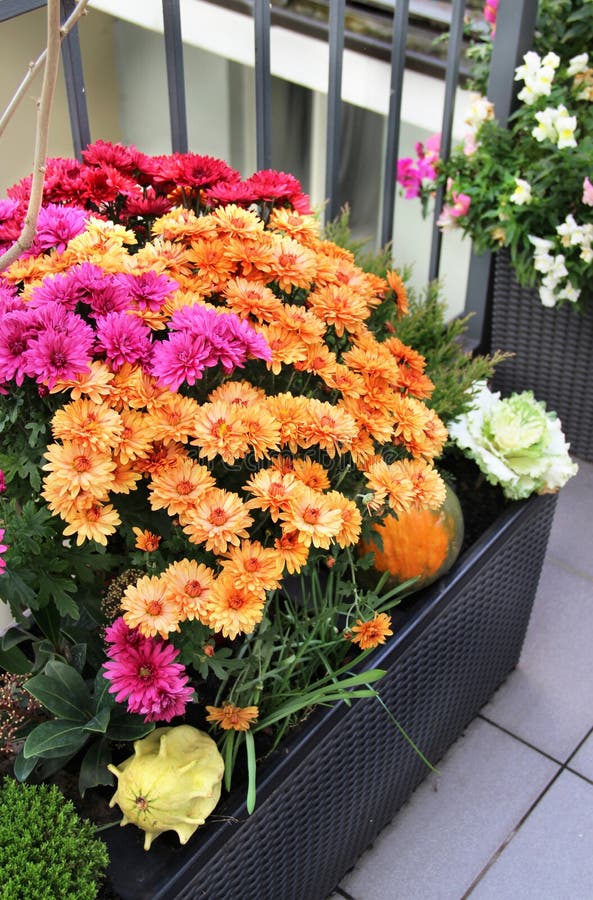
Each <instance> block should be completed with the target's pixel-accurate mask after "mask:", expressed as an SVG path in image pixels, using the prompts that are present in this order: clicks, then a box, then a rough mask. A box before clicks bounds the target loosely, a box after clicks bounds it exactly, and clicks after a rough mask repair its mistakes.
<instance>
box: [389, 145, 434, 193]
mask: <svg viewBox="0 0 593 900" xmlns="http://www.w3.org/2000/svg"><path fill="white" fill-rule="evenodd" d="M440 146H441V136H440V134H433V135H431V137H429V138H428V139H427V140H426V141H425V142H424V143H422V142H421V141H418V143H417V144H416V145H415V147H414V149H415V151H416V159H411V158H410V157H404V158H402V159H399V160H398V162H397V181H398V184H401V186H402V187H403V188H404V197H405V198H406V200H410V199H413V198H415V197H419V196H420V191H421V189H422V187H423V186H424V183H425V182H433V181H434V180H435V178H436V169H435V166H436V164H437V162H438V160H439V153H440Z"/></svg>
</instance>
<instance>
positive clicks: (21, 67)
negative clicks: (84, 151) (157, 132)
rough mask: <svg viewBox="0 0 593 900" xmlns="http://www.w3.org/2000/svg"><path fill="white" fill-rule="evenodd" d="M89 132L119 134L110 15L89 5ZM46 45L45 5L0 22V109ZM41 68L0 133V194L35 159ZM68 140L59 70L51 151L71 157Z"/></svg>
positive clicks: (106, 136) (84, 40)
mask: <svg viewBox="0 0 593 900" xmlns="http://www.w3.org/2000/svg"><path fill="white" fill-rule="evenodd" d="M79 34H80V42H81V46H82V57H83V61H84V76H85V86H86V92H87V102H88V105H89V119H90V125H91V137H92V138H101V139H102V140H112V141H117V140H120V139H121V130H120V124H119V105H118V94H117V89H116V80H117V72H116V67H115V55H114V43H113V19H112V18H111V16H108V15H105V13H100V12H97V11H96V10H90V11H89V12H88V14H87V15H86V16H84V17H83V19H82V21H81V22H80V25H79ZM44 46H45V10H44V9H40V10H36V11H35V12H31V13H26V14H25V15H22V16H19V17H18V18H16V19H12V20H10V21H9V22H4V23H2V24H1V25H0V109H1V110H2V112H4V110H5V109H6V106H7V105H8V103H9V102H10V100H11V98H12V96H13V94H14V92H15V90H16V88H17V87H18V85H19V84H20V82H21V79H22V78H23V76H24V75H25V73H26V71H27V66H28V65H29V63H30V62H31V61H32V60H35V59H37V57H38V56H39V54H40V53H41V52H42V50H43V48H44ZM41 79H42V74H41V72H39V73H38V75H37V77H36V79H35V81H34V82H33V83H32V84H31V86H30V90H29V92H28V96H27V97H25V99H24V100H23V101H22V103H21V105H20V107H19V108H18V110H17V111H16V113H15V115H14V116H13V118H12V120H11V121H10V123H9V125H8V127H7V129H6V131H5V133H4V135H3V136H2V138H0V196H3V195H4V192H5V190H6V188H7V187H9V186H10V185H11V184H14V182H15V181H18V180H19V179H20V178H23V177H24V176H25V175H28V174H29V173H30V171H31V167H32V162H33V147H34V135H35V119H36V107H35V102H36V100H37V98H38V96H39V91H40V89H41ZM72 153H73V151H72V140H71V136H70V124H69V119H68V106H67V101H66V90H65V87H64V79H63V75H62V74H61V73H60V76H59V79H58V84H57V87H56V96H55V101H54V108H53V114H52V123H51V129H50V136H49V149H48V155H49V156H72Z"/></svg>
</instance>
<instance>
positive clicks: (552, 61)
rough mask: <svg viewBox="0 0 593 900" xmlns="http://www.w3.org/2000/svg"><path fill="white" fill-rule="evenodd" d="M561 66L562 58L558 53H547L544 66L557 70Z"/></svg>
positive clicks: (543, 60)
mask: <svg viewBox="0 0 593 900" xmlns="http://www.w3.org/2000/svg"><path fill="white" fill-rule="evenodd" d="M559 65H560V57H559V56H558V54H557V53H553V52H552V51H550V52H549V53H546V55H545V56H544V58H543V59H542V66H543V67H545V68H550V69H557V68H558V66H559Z"/></svg>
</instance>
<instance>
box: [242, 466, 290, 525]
mask: <svg viewBox="0 0 593 900" xmlns="http://www.w3.org/2000/svg"><path fill="white" fill-rule="evenodd" d="M296 485H297V481H296V479H295V477H294V475H293V474H291V473H290V472H288V473H283V472H280V471H278V470H277V469H276V468H273V469H260V470H259V472H256V473H255V475H252V476H251V478H250V479H249V481H248V482H247V483H246V485H245V490H246V491H247V493H249V494H252V495H253V500H250V501H249V503H248V506H249V507H251V508H255V509H265V510H266V511H267V512H269V514H270V518H271V519H272V522H277V521H278V519H279V517H280V513H281V512H283V511H284V510H285V509H286V508H287V506H288V502H289V500H290V497H291V496H292V494H293V492H294V490H295V487H296Z"/></svg>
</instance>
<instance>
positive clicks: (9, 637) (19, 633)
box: [0, 625, 32, 650]
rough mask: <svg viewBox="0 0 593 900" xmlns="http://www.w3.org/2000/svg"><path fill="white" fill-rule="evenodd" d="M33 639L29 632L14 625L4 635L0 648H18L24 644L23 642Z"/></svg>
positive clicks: (0, 641) (0, 640)
mask: <svg viewBox="0 0 593 900" xmlns="http://www.w3.org/2000/svg"><path fill="white" fill-rule="evenodd" d="M31 638H32V635H31V633H30V632H29V631H25V629H24V628H21V626H20V625H14V626H13V627H12V628H9V629H8V631H5V632H4V634H3V635H2V638H1V639H0V648H1V649H2V650H10V649H11V647H16V645H17V644H22V643H23V641H30V640H31Z"/></svg>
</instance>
